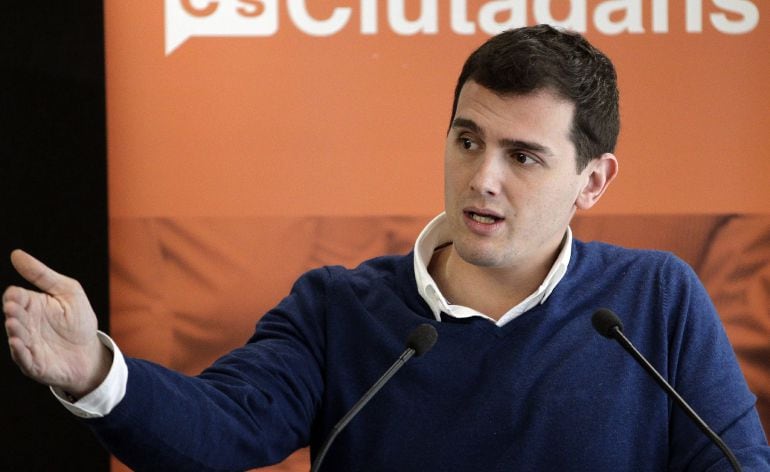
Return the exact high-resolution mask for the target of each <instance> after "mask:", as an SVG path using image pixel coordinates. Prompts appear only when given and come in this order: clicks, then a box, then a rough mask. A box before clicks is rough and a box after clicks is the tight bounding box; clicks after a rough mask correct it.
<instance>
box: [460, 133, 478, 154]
mask: <svg viewBox="0 0 770 472" xmlns="http://www.w3.org/2000/svg"><path fill="white" fill-rule="evenodd" d="M458 141H459V143H460V146H462V148H463V149H465V150H466V151H471V150H473V149H475V147H476V144H475V143H474V142H473V140H472V139H470V138H466V137H463V136H461V137H460V138H458Z"/></svg>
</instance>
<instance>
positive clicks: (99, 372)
mask: <svg viewBox="0 0 770 472" xmlns="http://www.w3.org/2000/svg"><path fill="white" fill-rule="evenodd" d="M11 263H12V264H13V266H14V268H15V269H16V270H17V271H18V272H19V274H20V275H21V276H22V277H24V278H25V279H26V280H27V281H29V282H30V283H32V284H33V285H34V286H36V287H37V288H38V289H40V292H36V291H33V290H27V289H24V288H21V287H13V286H12V287H9V288H8V289H6V291H5V293H4V294H3V312H4V313H5V330H6V333H7V334H8V344H9V346H10V349H11V356H12V357H13V360H14V361H15V362H16V364H17V365H18V366H19V368H20V369H21V371H22V372H23V373H24V374H25V375H27V376H29V377H30V378H32V379H34V380H36V381H38V382H40V383H43V384H47V385H52V386H54V387H60V388H61V389H63V390H64V391H66V392H67V393H69V394H70V395H73V396H74V397H81V396H83V395H85V394H87V393H89V392H90V391H91V390H93V389H95V388H96V387H97V386H98V385H99V384H100V383H101V382H102V381H103V380H104V378H105V377H106V376H107V372H108V371H109V368H110V364H111V359H112V353H111V352H110V351H109V349H107V348H106V347H104V346H103V345H102V343H101V342H100V341H99V339H98V337H97V335H96V332H97V320H96V315H95V314H94V311H93V309H92V308H91V304H90V303H89V301H88V298H87V297H86V294H85V292H84V291H83V288H82V287H81V286H80V283H78V281H76V280H74V279H71V278H69V277H66V276H64V275H61V274H59V273H57V272H55V271H53V270H52V269H50V268H48V267H47V266H46V265H44V264H43V263H42V262H40V261H38V260H37V259H35V258H34V257H32V256H30V255H29V254H27V253H25V252H24V251H21V250H18V249H17V250H15V251H13V252H12V253H11Z"/></svg>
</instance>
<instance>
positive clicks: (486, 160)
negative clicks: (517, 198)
mask: <svg viewBox="0 0 770 472" xmlns="http://www.w3.org/2000/svg"><path fill="white" fill-rule="evenodd" d="M501 161H502V159H500V158H499V156H495V155H494V154H491V153H489V154H485V155H484V156H483V157H482V158H481V159H478V160H477V166H476V169H475V170H474V173H473V176H472V177H471V180H470V187H471V190H473V191H474V192H478V193H480V194H482V195H486V196H495V195H498V194H499V193H500V191H501V189H502V182H503V175H504V168H503V163H502V162H501Z"/></svg>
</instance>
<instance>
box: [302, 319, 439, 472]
mask: <svg viewBox="0 0 770 472" xmlns="http://www.w3.org/2000/svg"><path fill="white" fill-rule="evenodd" d="M437 338H438V333H437V332H436V328H434V327H433V326H431V325H429V324H428V323H423V324H421V325H419V326H417V327H416V328H415V329H414V330H412V332H411V333H410V334H409V338H408V339H407V341H406V349H405V350H404V352H403V353H402V354H401V356H399V358H398V359H396V362H394V363H393V365H392V366H390V368H389V369H388V370H387V371H386V372H385V373H384V374H383V375H382V377H380V378H379V380H377V382H375V383H374V385H372V386H371V388H369V390H367V392H366V393H365V394H364V396H363V397H361V399H360V400H358V402H356V404H355V405H353V407H352V408H351V409H350V411H348V412H347V414H345V416H343V417H342V419H341V420H339V422H337V424H336V425H334V427H333V428H332V431H331V433H330V434H329V437H328V438H326V441H324V444H323V446H322V447H321V450H320V451H319V453H318V456H317V457H316V458H315V460H314V461H313V465H312V467H311V468H310V472H318V470H320V468H321V462H323V460H324V457H325V456H326V453H327V452H329V448H330V447H331V445H332V443H333V442H334V439H335V438H336V437H337V435H338V434H339V433H340V431H342V430H343V429H344V428H345V426H347V424H348V423H350V420H352V419H353V417H354V416H356V415H357V414H358V412H359V411H361V409H362V408H363V407H364V406H366V404H367V403H369V400H371V399H372V397H373V396H374V395H375V394H376V393H377V392H379V391H380V389H381V388H382V387H383V385H385V384H386V383H387V382H388V381H389V380H390V379H391V377H393V376H394V375H395V374H396V372H398V370H399V369H400V368H401V367H402V366H403V365H404V364H406V361H408V360H409V359H411V358H412V356H418V357H419V356H421V355H423V354H425V353H426V352H428V351H430V349H431V348H432V347H433V345H434V344H436V339H437Z"/></svg>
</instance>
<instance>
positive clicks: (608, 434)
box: [4, 26, 770, 471]
mask: <svg viewBox="0 0 770 472" xmlns="http://www.w3.org/2000/svg"><path fill="white" fill-rule="evenodd" d="M618 130H619V119H618V94H617V87H616V79H615V72H614V69H613V67H612V64H611V63H610V61H609V60H608V59H607V58H606V57H605V56H604V55H603V54H601V53H600V52H599V51H597V50H596V49H595V48H593V47H592V46H591V45H590V44H588V43H587V42H586V41H585V40H584V39H583V38H582V37H581V36H579V35H577V34H572V33H566V32H561V31H558V30H556V29H554V28H551V27H548V26H536V27H529V28H521V29H517V30H512V31H509V32H506V33H503V34H501V35H499V36H496V37H494V38H492V39H490V40H489V41H487V42H486V43H485V44H484V45H482V46H481V48H479V49H478V50H477V51H475V52H474V53H473V54H472V55H471V57H470V58H469V59H468V61H467V62H466V64H465V66H464V68H463V71H462V73H461V75H460V78H459V80H458V84H457V88H456V92H455V100H454V109H453V114H452V118H451V121H450V128H449V132H448V135H447V141H446V151H445V210H446V211H445V213H443V214H442V215H440V216H439V217H437V218H436V219H435V220H433V221H432V222H431V223H430V224H429V225H428V226H427V227H426V228H425V229H424V230H423V232H422V234H421V235H420V237H419V238H418V240H417V242H416V244H415V250H414V252H413V253H411V254H409V255H406V256H389V257H381V258H377V259H373V260H371V261H367V262H365V263H363V264H362V265H361V266H359V267H358V268H356V269H353V270H346V269H342V268H340V267H326V268H321V269H317V270H313V271H311V272H308V273H307V274H305V275H304V276H302V277H301V278H300V279H299V280H298V281H297V282H296V284H295V286H294V288H293V289H292V291H291V293H290V294H289V295H288V296H287V297H286V298H285V299H284V300H283V301H282V302H281V303H280V304H279V305H278V306H277V307H276V308H275V309H273V310H271V311H270V312H269V313H267V314H266V315H265V316H264V317H263V318H262V320H261V321H260V323H259V325H258V327H257V329H256V332H255V334H254V335H253V337H252V338H251V339H250V340H249V342H248V343H247V344H246V345H245V346H243V347H242V348H239V349H236V350H235V351H233V352H231V353H229V354H227V355H225V356H224V357H222V358H221V359H220V360H218V361H217V362H215V363H214V364H213V365H212V366H211V367H210V368H209V369H207V370H206V371H205V372H203V373H202V374H201V375H199V376H197V377H186V376H183V375H181V374H177V373H175V372H172V371H170V370H167V369H165V368H163V367H161V366H158V365H155V364H152V363H149V362H146V361H142V360H138V359H130V358H125V359H124V358H123V356H122V355H121V354H120V351H119V350H118V349H117V347H116V346H115V345H114V344H113V343H112V342H111V340H109V338H107V337H106V336H104V335H103V334H97V331H96V321H95V316H94V314H93V312H92V310H91V309H90V307H89V305H88V301H87V299H86V297H85V295H84V294H83V292H82V290H81V289H80V287H79V285H78V284H77V282H75V281H73V280H71V279H67V278H66V277H63V276H61V275H59V274H56V273H55V272H53V271H51V270H50V269H48V268H46V267H45V266H44V265H42V264H41V263H40V262H38V261H36V260H34V259H33V258H32V257H31V256H28V255H26V254H24V253H22V252H14V253H13V254H12V260H13V262H14V265H15V267H16V268H17V269H18V270H19V272H20V273H21V274H22V275H23V276H24V277H25V278H26V279H28V280H29V281H30V282H32V283H34V284H35V285H36V286H37V287H38V288H40V289H41V290H42V292H43V293H35V292H32V291H27V290H23V289H20V288H16V287H11V288H9V289H8V290H7V291H6V293H5V295H4V311H5V313H6V318H7V320H6V330H7V332H8V336H9V344H10V346H11V351H12V354H13V356H14V359H15V360H16V362H17V363H18V364H19V366H20V367H21V369H22V370H23V371H24V372H25V373H27V374H28V375H30V376H31V377H32V378H34V379H36V380H38V381H40V382H42V383H45V384H48V385H51V386H52V387H53V389H54V392H55V393H56V394H57V395H58V397H59V398H60V400H61V401H62V403H64V404H65V406H66V407H67V408H69V409H70V410H71V411H73V412H74V413H76V414H77V415H79V416H82V417H85V418H86V419H85V420H84V421H86V422H87V424H89V425H90V427H91V428H92V429H93V430H94V432H95V433H96V434H97V435H98V436H99V437H100V439H101V440H102V441H103V442H104V443H105V444H106V445H107V446H108V447H109V449H110V450H111V451H113V452H114V453H115V454H116V455H117V456H118V457H119V458H120V459H121V460H123V461H124V462H126V463H127V464H128V465H129V466H131V467H134V468H136V469H140V470H143V469H158V470H242V469H246V468H250V467H256V466H260V465H265V464H271V463H275V462H277V461H280V460H281V459H282V458H284V457H286V456H287V455H288V454H290V453H291V452H292V451H294V450H296V449H297V448H300V447H302V446H305V445H307V444H310V445H311V448H312V449H313V451H314V452H315V453H318V448H319V447H320V445H321V443H322V442H323V440H324V439H325V438H326V437H327V436H328V435H329V433H330V430H331V429H332V427H333V426H334V424H335V423H336V422H337V421H338V420H339V419H340V418H341V417H342V416H343V415H344V414H345V412H346V411H348V409H349V408H350V407H351V406H352V405H353V404H354V403H355V402H356V401H357V400H358V398H360V396H361V395H362V394H363V393H364V392H365V391H366V390H367V389H368V388H369V386H370V385H371V384H372V383H374V382H375V381H376V379H377V378H378V377H379V375H380V374H381V373H382V371H383V369H384V367H386V366H388V365H390V363H391V362H392V361H393V359H395V357H396V356H397V355H398V354H400V353H401V351H402V350H403V348H404V345H403V342H404V338H405V337H406V335H407V334H408V333H409V332H410V331H411V330H412V329H413V328H414V327H415V326H417V325H419V324H422V323H426V322H427V323H430V324H432V325H433V326H434V327H435V328H436V330H437V331H438V336H439V338H438V342H437V344H436V346H435V347H434V348H433V349H432V351H431V352H430V353H428V354H427V355H426V356H425V357H422V358H419V359H416V360H414V361H411V363H410V364H409V365H408V366H407V367H405V368H404V369H402V371H401V372H399V374H398V375H397V376H396V377H394V378H393V379H392V381H391V382H390V383H389V384H388V385H386V386H385V387H384V388H383V389H382V390H381V391H380V393H379V394H378V396H377V397H375V398H374V399H373V400H372V404H370V405H369V406H368V408H367V409H365V410H364V411H362V412H361V414H360V416H359V417H357V418H356V419H355V420H354V421H352V422H351V423H350V424H349V425H348V427H347V429H346V430H345V431H343V432H342V433H341V434H340V435H339V437H338V438H337V441H336V443H335V444H334V446H333V447H332V448H331V450H330V451H329V454H328V455H327V456H326V461H325V462H324V468H325V469H326V470H367V471H378V470H441V471H454V470H457V471H496V470H499V471H510V470H607V471H610V470H611V471H623V470H628V471H640V470H662V469H670V470H698V471H700V470H706V469H708V470H731V469H730V465H729V463H728V462H727V461H726V459H725V458H724V457H723V454H722V453H721V452H720V450H719V449H718V448H717V447H715V446H714V445H712V444H711V443H710V441H709V440H708V439H707V438H706V437H705V436H704V435H703V434H702V433H701V432H700V431H699V430H698V428H697V427H696V426H694V425H693V423H692V422H691V421H690V420H689V419H688V418H687V417H686V416H685V415H684V414H683V412H681V411H680V410H679V409H677V408H676V407H675V406H674V405H673V404H672V403H671V402H669V401H668V399H667V397H666V395H665V394H664V393H663V392H662V391H661V390H660V389H659V388H658V386H657V385H655V383H654V382H653V381H651V380H650V379H649V377H648V376H647V374H646V373H645V372H644V371H643V370H642V369H641V368H639V367H638V366H637V365H636V364H635V363H634V361H633V359H631V358H630V357H629V356H628V355H626V354H625V353H624V352H623V351H622V350H620V349H618V347H617V346H614V345H612V344H610V343H609V342H608V341H607V340H606V339H603V338H601V337H600V336H598V335H597V334H596V333H595V332H594V331H593V329H592V327H591V326H590V325H591V323H590V318H591V315H592V314H593V312H594V311H596V309H597V308H599V307H609V308H611V309H613V310H615V311H617V312H618V313H620V314H621V316H622V318H623V320H624V323H625V324H626V331H627V332H628V333H629V335H630V336H631V338H632V339H633V340H634V342H635V343H636V344H637V345H638V347H639V348H640V350H642V351H643V352H644V353H646V354H647V355H648V356H649V357H650V359H651V362H652V363H653V364H654V365H655V366H656V367H657V368H658V369H659V370H660V371H662V373H663V375H664V376H665V377H666V378H667V379H668V380H669V382H671V383H672V384H673V385H674V386H675V387H676V388H678V389H679V390H680V392H681V393H682V394H683V396H684V397H685V398H687V399H688V400H689V401H690V402H691V403H692V405H693V407H694V408H695V410H696V411H698V412H699V413H700V414H701V415H702V416H703V417H704V418H705V419H706V420H707V421H708V422H709V423H710V425H711V427H712V428H713V429H715V430H716V431H717V432H718V433H720V434H721V435H722V437H723V438H724V440H725V441H726V443H727V444H728V445H729V446H730V447H731V448H732V449H733V451H734V452H735V454H736V455H737V456H738V458H739V460H740V461H741V463H742V465H743V467H744V470H767V469H768V468H770V448H768V446H767V441H766V439H765V437H764V434H763V431H762V429H761V426H760V424H759V420H758V417H757V413H756V409H755V407H754V403H755V397H754V396H753V395H752V394H751V392H749V390H748V388H747V387H746V384H745V381H744V379H743V376H742V374H741V372H740V369H739V368H738V365H737V363H736V360H735V357H734V354H733V352H732V350H731V348H730V345H729V344H728V342H727V338H726V337H725V335H724V332H723V329H722V327H721V324H720V323H719V319H718V316H717V314H716V313H715V311H714V308H713V305H712V304H711V303H710V301H709V299H708V296H707V294H706V292H705V290H704V289H703V287H702V286H701V284H700V283H699V282H698V281H697V279H696V277H695V276H694V274H693V272H692V271H691V270H690V269H689V267H687V266H686V265H684V264H683V263H682V262H681V261H679V260H678V259H676V258H675V257H673V256H672V255H670V254H665V253H660V252H653V251H632V250H626V249H622V248H618V247H613V246H609V245H604V244H600V243H590V244H586V243H582V242H580V241H577V240H573V238H572V234H571V231H570V229H569V222H570V219H571V218H572V216H573V215H574V213H575V211H576V209H588V208H591V207H592V206H593V205H594V204H595V203H596V202H597V201H598V200H599V199H600V197H601V196H602V194H603V193H604V191H605V190H606V189H607V187H608V185H609V184H610V183H611V182H612V180H613V178H614V177H615V175H616V174H617V168H618V164H617V159H616V158H615V156H614V155H613V154H612V152H613V149H614V146H615V142H616V139H617V134H618Z"/></svg>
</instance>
